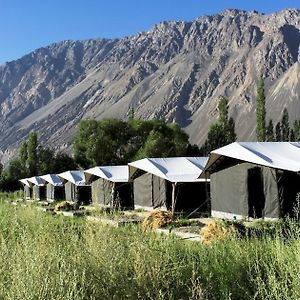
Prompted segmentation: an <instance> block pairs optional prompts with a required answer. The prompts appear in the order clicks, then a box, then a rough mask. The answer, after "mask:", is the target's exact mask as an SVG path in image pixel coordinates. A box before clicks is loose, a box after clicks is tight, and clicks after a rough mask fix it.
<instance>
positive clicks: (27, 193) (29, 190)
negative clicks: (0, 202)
mask: <svg viewBox="0 0 300 300" xmlns="http://www.w3.org/2000/svg"><path fill="white" fill-rule="evenodd" d="M24 198H25V199H31V198H32V188H30V187H29V186H27V185H24Z"/></svg>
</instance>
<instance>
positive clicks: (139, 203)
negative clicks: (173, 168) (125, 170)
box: [133, 173, 167, 209]
mask: <svg viewBox="0 0 300 300" xmlns="http://www.w3.org/2000/svg"><path fill="white" fill-rule="evenodd" d="M166 193H167V192H166V182H165V180H164V179H162V178H160V177H157V176H154V175H152V174H148V173H146V174H143V175H141V176H140V177H137V178H136V179H134V181H133V195H134V207H135V208H139V207H143V208H145V209H154V208H157V207H166V205H167V203H166V200H167V197H166Z"/></svg>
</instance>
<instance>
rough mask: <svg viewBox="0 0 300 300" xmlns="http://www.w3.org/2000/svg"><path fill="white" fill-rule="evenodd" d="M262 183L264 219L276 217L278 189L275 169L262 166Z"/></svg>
mask: <svg viewBox="0 0 300 300" xmlns="http://www.w3.org/2000/svg"><path fill="white" fill-rule="evenodd" d="M262 169H263V183H264V194H265V198H266V201H265V207H264V218H265V219H277V218H279V217H280V205H279V202H280V201H279V190H278V184H277V176H276V171H275V170H274V169H271V168H267V167H263V168H262Z"/></svg>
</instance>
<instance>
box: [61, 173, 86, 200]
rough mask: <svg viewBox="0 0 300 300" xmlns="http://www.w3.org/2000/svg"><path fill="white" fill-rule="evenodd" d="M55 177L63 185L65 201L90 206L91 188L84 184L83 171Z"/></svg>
mask: <svg viewBox="0 0 300 300" xmlns="http://www.w3.org/2000/svg"><path fill="white" fill-rule="evenodd" d="M57 175H58V177H59V178H60V179H61V180H62V182H63V184H64V185H65V196H66V201H69V202H74V203H77V204H85V205H86V204H90V202H91V186H90V185H89V184H87V183H86V181H85V176H84V172H83V171H66V172H63V173H60V174H57Z"/></svg>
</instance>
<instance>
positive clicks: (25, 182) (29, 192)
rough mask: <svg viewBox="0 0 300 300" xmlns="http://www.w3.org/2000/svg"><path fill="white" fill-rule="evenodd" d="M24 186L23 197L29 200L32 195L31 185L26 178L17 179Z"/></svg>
mask: <svg viewBox="0 0 300 300" xmlns="http://www.w3.org/2000/svg"><path fill="white" fill-rule="evenodd" d="M19 181H20V182H21V183H22V184H23V186H24V199H25V200H29V199H31V198H32V197H33V196H32V186H31V185H30V183H29V182H28V180H27V178H23V179H20V180H19Z"/></svg>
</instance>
